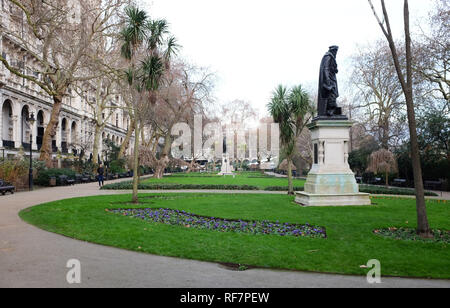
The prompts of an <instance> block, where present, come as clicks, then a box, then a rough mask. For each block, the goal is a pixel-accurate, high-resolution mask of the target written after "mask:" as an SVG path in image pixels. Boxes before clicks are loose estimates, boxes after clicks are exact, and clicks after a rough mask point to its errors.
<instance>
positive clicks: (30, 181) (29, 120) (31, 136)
mask: <svg viewBox="0 0 450 308" xmlns="http://www.w3.org/2000/svg"><path fill="white" fill-rule="evenodd" d="M27 121H28V123H30V174H29V176H28V186H29V188H30V191H32V190H33V126H34V122H36V119H35V118H34V113H33V112H32V113H31V116H30V117H29V118H28V119H27Z"/></svg>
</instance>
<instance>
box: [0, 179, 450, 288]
mask: <svg viewBox="0 0 450 308" xmlns="http://www.w3.org/2000/svg"><path fill="white" fill-rule="evenodd" d="M203 192H205V191H203ZM120 193H123V192H114V191H99V190H98V186H97V184H96V183H91V184H82V185H76V186H71V187H55V188H46V189H40V190H36V191H33V192H23V193H17V194H15V195H7V196H0V287H188V288H191V287H193V288H197V287H198V288H210V287H219V288H266V287H269V288H278V287H287V288H296V287H446V288H448V287H450V281H449V280H424V279H402V278H382V283H381V284H379V285H369V284H368V283H367V282H366V278H365V277H358V276H341V275H330V274H317V273H305V272H291V271H276V270H263V269H252V270H247V271H244V272H237V271H231V270H228V269H226V268H223V267H222V266H220V265H218V264H216V263H210V262H200V261H194V260H184V259H177V258H170V257H162V256H156V255H150V254H144V253H137V252H132V251H127V250H122V249H117V248H112V247H105V246H101V245H96V244H90V243H86V242H82V241H78V240H73V239H70V238H67V237H64V236H60V235H57V234H54V233H50V232H46V231H43V230H41V229H38V228H36V227H33V226H31V225H28V224H27V223H25V222H23V221H22V220H21V219H20V218H19V216H18V212H19V211H20V210H22V209H25V208H28V207H30V206H32V205H36V204H40V203H43V202H49V201H55V200H60V199H66V198H72V197H81V196H93V195H107V194H109V195H112V194H120ZM220 193H224V192H223V191H220ZM233 193H236V192H233ZM251 193H255V192H251ZM69 259H78V260H80V262H81V284H79V285H69V284H68V283H67V282H66V275H67V272H68V270H69V269H68V268H66V264H67V261H68V260H69Z"/></svg>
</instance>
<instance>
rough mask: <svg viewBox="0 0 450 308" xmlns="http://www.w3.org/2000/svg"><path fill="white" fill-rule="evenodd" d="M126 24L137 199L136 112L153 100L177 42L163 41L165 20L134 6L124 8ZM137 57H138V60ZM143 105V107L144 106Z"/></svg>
mask: <svg viewBox="0 0 450 308" xmlns="http://www.w3.org/2000/svg"><path fill="white" fill-rule="evenodd" d="M125 13H126V23H125V27H124V28H123V30H122V32H121V33H120V34H121V39H122V41H123V44H122V48H121V52H122V56H123V57H124V58H125V59H127V60H128V61H129V63H130V67H129V68H128V69H127V70H126V71H125V73H124V79H125V80H126V82H127V83H128V84H129V86H130V87H131V90H132V91H133V93H135V95H134V97H133V99H134V100H135V102H134V104H133V110H132V111H133V117H134V121H133V123H134V175H133V199H132V201H133V202H134V203H137V202H138V194H137V192H138V184H139V146H140V142H139V136H140V133H139V132H140V129H141V128H142V125H143V122H142V119H140V117H139V115H140V114H141V111H142V110H143V108H148V107H149V106H148V104H155V103H156V92H157V91H158V89H159V87H160V84H161V83H162V80H163V76H164V72H165V70H166V69H168V68H169V67H170V64H169V63H170V60H171V58H172V56H173V55H175V54H176V51H177V49H178V47H179V46H178V45H177V43H176V40H175V38H174V37H170V38H169V39H168V40H167V42H166V40H165V36H166V35H167V34H168V33H169V32H168V30H167V29H168V24H167V22H166V21H165V20H151V19H150V18H149V17H148V15H147V13H146V12H145V11H143V10H140V9H139V8H136V7H129V8H127V9H126V11H125ZM138 58H140V60H138ZM144 93H147V94H148V97H149V100H148V101H144V100H143V98H144V97H145V96H144V95H143V94H144ZM146 105H147V106H146Z"/></svg>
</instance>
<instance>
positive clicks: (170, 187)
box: [102, 181, 259, 190]
mask: <svg viewBox="0 0 450 308" xmlns="http://www.w3.org/2000/svg"><path fill="white" fill-rule="evenodd" d="M102 189H108V190H130V189H133V183H132V182H130V181H127V182H121V183H114V184H108V185H105V186H103V187H102ZM138 189H140V190H182V189H192V190H201V189H210V190H259V187H256V186H251V185H197V184H164V183H162V184H150V183H146V184H144V183H140V184H139V186H138Z"/></svg>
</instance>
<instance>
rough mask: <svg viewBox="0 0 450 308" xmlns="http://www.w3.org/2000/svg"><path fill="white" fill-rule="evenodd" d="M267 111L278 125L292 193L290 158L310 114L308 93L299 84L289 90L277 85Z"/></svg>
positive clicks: (290, 192)
mask: <svg viewBox="0 0 450 308" xmlns="http://www.w3.org/2000/svg"><path fill="white" fill-rule="evenodd" d="M268 109H269V113H270V114H271V115H272V117H273V119H274V121H275V122H276V123H278V124H279V126H280V144H281V146H282V149H283V152H284V155H285V156H286V159H287V164H288V182H289V194H290V195H293V194H294V187H293V183H292V158H293V156H294V154H295V149H296V141H297V137H298V136H299V135H300V134H301V133H302V131H303V129H304V127H305V125H306V124H307V122H308V118H307V117H308V114H312V108H311V103H310V99H309V95H308V93H307V92H306V91H305V90H303V88H302V87H301V86H296V87H293V88H292V89H291V90H290V91H288V89H287V88H286V87H285V86H283V85H279V86H278V87H277V88H276V89H275V90H274V92H273V94H272V99H271V101H270V103H269V104H268Z"/></svg>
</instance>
